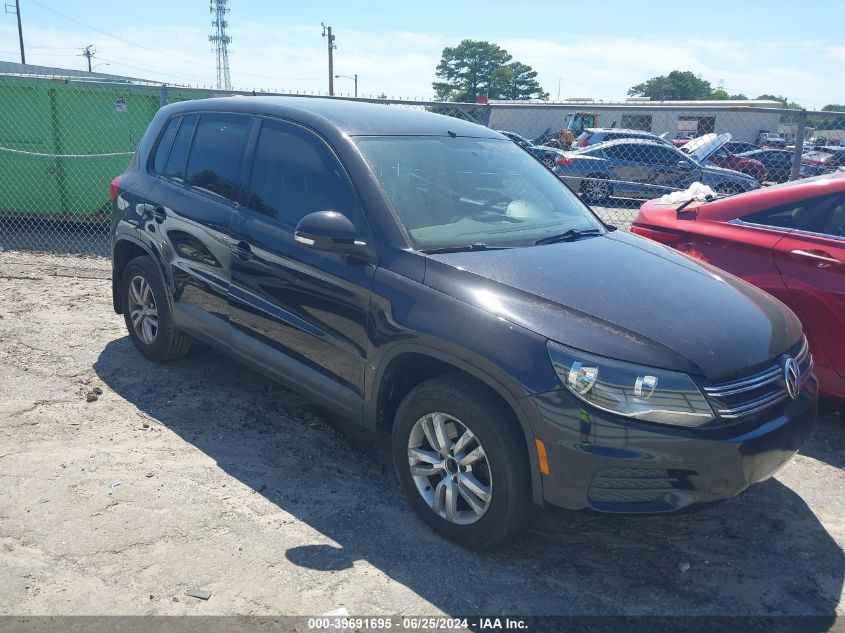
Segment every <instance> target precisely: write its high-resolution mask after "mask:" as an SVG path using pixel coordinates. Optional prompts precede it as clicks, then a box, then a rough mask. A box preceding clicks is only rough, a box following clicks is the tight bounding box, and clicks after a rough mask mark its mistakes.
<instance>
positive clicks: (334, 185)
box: [247, 120, 355, 227]
mask: <svg viewBox="0 0 845 633" xmlns="http://www.w3.org/2000/svg"><path fill="white" fill-rule="evenodd" d="M247 206H249V207H250V208H251V209H254V210H255V211H258V212H260V213H264V214H266V215H269V216H272V217H275V218H277V219H278V220H280V221H281V222H282V223H283V224H285V225H288V226H291V227H293V226H296V224H297V222H299V220H300V219H302V217H303V216H305V215H308V214H309V213H313V212H315V211H339V212H340V213H343V214H344V215H346V216H347V217H348V218H350V219H351V220H353V221H355V217H354V209H355V197H354V194H353V191H352V188H351V185H350V184H349V181H348V180H347V178H346V175H345V173H344V172H343V170H342V168H341V166H340V163H339V162H338V161H337V159H336V158H335V156H334V155H333V154H332V152H331V151H330V150H329V148H328V147H327V146H326V144H325V143H324V142H323V141H322V140H321V139H319V138H318V137H316V136H315V135H314V134H312V133H311V132H308V131H307V130H304V129H302V128H300V127H297V126H295V125H291V124H287V123H282V122H280V121H269V120H268V121H264V122H263V123H262V125H261V132H260V134H259V136H258V143H257V145H256V148H255V157H254V159H253V165H252V174H251V176H250V180H249V198H248V200H247Z"/></svg>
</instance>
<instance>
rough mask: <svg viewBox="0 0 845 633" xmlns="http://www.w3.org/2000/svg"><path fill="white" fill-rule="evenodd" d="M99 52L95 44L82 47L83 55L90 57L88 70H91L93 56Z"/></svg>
mask: <svg viewBox="0 0 845 633" xmlns="http://www.w3.org/2000/svg"><path fill="white" fill-rule="evenodd" d="M96 54H97V49H96V48H94V45H93V44H89V45H88V46H86V47H85V48H83V49H82V56H83V57H86V58H87V59H88V72H89V73H90V72H91V58H92V57H94V55H96Z"/></svg>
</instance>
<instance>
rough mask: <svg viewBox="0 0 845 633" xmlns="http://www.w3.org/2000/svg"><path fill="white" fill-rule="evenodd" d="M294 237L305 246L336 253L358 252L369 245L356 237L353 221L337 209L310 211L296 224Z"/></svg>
mask: <svg viewBox="0 0 845 633" xmlns="http://www.w3.org/2000/svg"><path fill="white" fill-rule="evenodd" d="M293 237H294V239H295V240H296V241H297V242H299V243H300V244H302V245H303V246H309V247H311V248H314V249H317V250H320V251H333V252H336V253H358V252H361V251H363V250H364V247H366V246H367V243H366V242H362V241H361V240H357V239H355V226H354V225H353V224H352V221H351V220H350V219H349V218H347V217H346V216H345V215H343V214H342V213H338V212H337V211H316V212H314V213H309V214H308V215H306V216H305V217H303V218H302V219H301V220H300V221H299V223H298V224H297V225H296V229H295V230H294V233H293Z"/></svg>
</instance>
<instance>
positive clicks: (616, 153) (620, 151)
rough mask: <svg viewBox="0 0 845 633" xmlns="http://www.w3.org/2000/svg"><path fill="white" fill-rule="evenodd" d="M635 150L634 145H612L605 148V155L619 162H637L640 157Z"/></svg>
mask: <svg viewBox="0 0 845 633" xmlns="http://www.w3.org/2000/svg"><path fill="white" fill-rule="evenodd" d="M634 150H635V148H634V147H633V146H632V145H612V146H611V147H608V148H605V150H604V155H605V156H606V157H607V158H615V159H617V160H637V158H638V156H637V155H636V152H635V151H634Z"/></svg>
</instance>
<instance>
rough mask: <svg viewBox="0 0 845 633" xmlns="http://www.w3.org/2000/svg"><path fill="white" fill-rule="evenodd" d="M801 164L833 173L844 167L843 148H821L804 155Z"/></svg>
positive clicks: (844, 149) (844, 156)
mask: <svg viewBox="0 0 845 633" xmlns="http://www.w3.org/2000/svg"><path fill="white" fill-rule="evenodd" d="M801 162H802V163H804V164H806V165H814V166H816V167H821V168H822V169H824V170H826V171H835V170H837V169H839V168H840V167H843V166H845V148H838V147H823V148H822V149H820V150H817V151H811V152H807V153H806V154H804V156H803V157H802V158H801Z"/></svg>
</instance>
